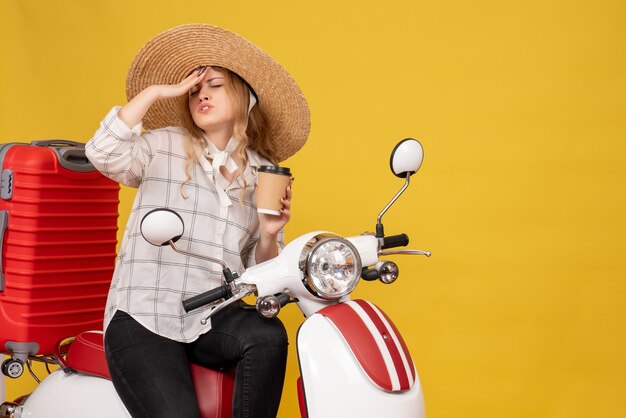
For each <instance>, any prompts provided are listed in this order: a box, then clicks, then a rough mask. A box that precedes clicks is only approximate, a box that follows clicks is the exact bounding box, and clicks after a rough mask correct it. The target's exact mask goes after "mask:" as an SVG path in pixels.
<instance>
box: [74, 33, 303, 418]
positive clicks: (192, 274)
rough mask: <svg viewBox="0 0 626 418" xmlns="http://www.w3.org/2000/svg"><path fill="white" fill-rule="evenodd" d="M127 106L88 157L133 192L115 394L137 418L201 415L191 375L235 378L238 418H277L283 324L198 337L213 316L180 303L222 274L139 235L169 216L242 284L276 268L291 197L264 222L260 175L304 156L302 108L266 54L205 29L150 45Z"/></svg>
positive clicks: (219, 329)
mask: <svg viewBox="0 0 626 418" xmlns="http://www.w3.org/2000/svg"><path fill="white" fill-rule="evenodd" d="M127 95H128V97H129V99H130V100H129V102H128V103H127V104H126V105H125V106H123V107H121V108H120V107H115V108H113V109H112V110H111V111H110V112H109V114H108V115H107V116H106V117H105V118H104V120H103V121H102V122H101V124H100V129H98V131H97V132H96V133H95V135H94V137H93V138H92V139H91V140H90V141H89V142H88V144H87V146H86V151H87V156H88V157H89V159H90V160H91V162H92V163H93V164H94V166H96V168H98V170H100V171H101V172H102V173H103V174H104V175H106V176H108V177H110V178H112V179H114V180H116V181H118V182H120V183H122V184H125V185H127V186H131V187H137V188H138V191H137V195H136V198H135V201H134V203H133V208H132V210H131V213H130V217H129V220H128V224H127V227H126V231H125V234H124V239H123V241H122V244H121V248H120V252H119V254H118V260H117V264H116V269H115V273H114V276H113V280H112V284H111V290H110V293H109V298H108V301H107V309H106V312H105V351H106V356H107V362H108V365H109V370H110V373H111V377H112V379H113V384H114V386H115V388H116V390H117V392H118V393H119V395H120V398H121V399H122V401H123V402H124V404H125V406H126V407H127V409H128V411H129V412H130V413H131V415H132V416H133V417H150V418H155V417H173V416H178V417H199V412H198V407H197V402H196V399H195V395H194V388H193V384H192V380H191V376H190V371H189V363H190V362H193V363H197V364H200V365H202V366H205V367H209V368H216V369H226V368H232V367H236V380H235V394H234V400H233V414H234V416H235V417H275V416H276V413H277V411H278V405H279V402H280V396H281V392H282V386H283V379H284V373H285V365H286V355H287V336H286V333H285V330H284V328H283V326H282V324H281V323H280V321H278V320H277V319H274V320H269V321H268V320H266V319H262V318H261V317H259V316H258V314H257V313H256V312H255V311H246V310H243V309H241V308H239V307H236V306H235V307H230V308H227V309H225V310H224V311H222V312H220V313H218V314H217V315H215V316H214V317H213V319H212V321H210V322H209V323H207V324H206V325H202V324H201V322H200V320H201V318H202V317H204V316H205V315H206V313H207V309H209V308H208V307H207V308H202V309H197V310H196V311H192V312H190V313H185V312H184V310H183V309H182V305H181V301H182V300H184V299H187V298H189V297H191V296H194V295H196V294H199V293H202V292H205V291H207V290H210V289H212V288H214V287H216V286H218V285H220V284H221V282H222V279H223V278H222V276H221V275H222V273H221V267H220V266H219V265H215V264H214V263H210V262H207V261H203V260H200V259H196V258H193V257H188V256H184V255H181V254H178V253H176V252H174V251H172V250H171V249H170V248H168V247H156V246H152V245H151V244H149V243H147V242H146V241H145V240H143V238H142V237H141V234H140V229H139V228H140V222H141V219H142V218H143V216H144V215H145V214H146V213H148V212H149V211H150V210H152V209H154V208H157V207H167V208H170V209H173V210H175V211H176V212H178V213H179V214H180V215H181V216H182V218H183V220H184V222H185V228H186V230H185V232H184V234H183V237H182V238H181V239H180V240H179V241H178V244H179V245H180V246H182V247H183V248H184V249H186V250H187V251H191V252H195V253H200V254H204V255H208V256H210V257H213V258H218V259H221V260H222V261H224V262H225V263H226V264H227V265H228V266H229V268H230V269H231V270H233V271H237V272H239V273H241V272H242V271H243V270H244V269H245V268H246V267H247V266H250V265H253V264H255V263H260V262H263V261H265V260H268V259H270V258H272V257H275V256H276V255H277V254H278V251H279V248H280V246H281V245H282V242H283V228H284V226H285V224H286V223H287V222H288V221H289V218H290V206H291V203H290V202H291V187H290V186H288V187H287V189H286V190H285V198H284V199H283V200H282V203H283V209H282V211H281V215H280V216H273V215H267V214H261V213H257V211H256V196H255V192H256V183H257V170H258V168H259V167H260V166H261V165H264V164H273V163H278V162H279V161H282V160H284V159H285V158H287V157H289V156H290V155H292V154H293V153H295V152H296V151H297V150H298V149H299V148H300V147H301V146H302V145H303V144H304V142H305V141H306V138H307V136H308V132H309V111H308V106H307V103H306V100H305V99H304V97H303V95H302V92H301V91H300V89H299V88H298V86H297V85H296V84H295V82H294V81H293V80H292V79H291V77H290V76H289V74H287V72H286V71H285V70H284V69H283V68H282V67H280V65H278V64H277V63H276V62H275V61H274V60H273V59H272V58H271V57H269V56H268V55H267V54H266V53H264V52H263V51H261V50H260V49H259V48H258V47H256V46H255V45H253V44H251V43H250V42H248V41H246V40H245V39H243V38H241V37H240V36H238V35H236V34H234V33H231V32H228V31H225V30H223V29H220V28H217V27H215V26H210V25H182V26H178V27H176V28H173V29H170V30H168V31H166V32H163V33H162V34H160V35H158V36H157V37H155V38H154V39H152V40H151V41H150V42H148V43H147V44H146V45H145V46H144V47H143V48H142V50H141V51H140V52H139V54H138V55H137V57H136V58H135V61H134V62H133V64H132V66H131V69H130V70H129V74H128V78H127ZM142 126H143V127H145V128H146V129H149V130H146V131H143V132H142Z"/></svg>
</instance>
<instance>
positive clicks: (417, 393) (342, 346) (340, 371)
mask: <svg viewBox="0 0 626 418" xmlns="http://www.w3.org/2000/svg"><path fill="white" fill-rule="evenodd" d="M348 309H349V308H348ZM297 348H298V356H299V360H300V371H301V374H302V384H303V387H304V397H305V401H306V407H307V411H308V417H309V418H334V417H336V418H340V417H341V418H343V417H348V416H353V417H360V418H363V417H371V418H374V417H377V418H378V417H381V416H392V417H394V418H423V417H424V415H425V412H424V399H423V394H422V388H421V384H420V381H419V377H418V376H417V373H415V381H414V382H413V384H412V386H411V387H410V389H408V390H404V391H386V390H383V389H381V388H380V387H379V386H378V385H376V384H375V383H374V382H373V381H372V379H371V378H370V377H369V376H368V375H367V373H366V372H365V371H364V369H363V367H362V365H361V364H360V363H359V361H358V359H357V358H356V357H355V355H354V353H353V352H352V350H351V349H350V346H349V345H348V344H347V343H346V340H345V338H344V337H343V336H342V335H341V333H340V331H339V330H338V329H337V327H335V325H334V324H333V323H332V321H331V320H330V319H329V318H326V317H325V316H324V315H322V314H315V315H312V316H311V317H310V318H308V319H307V320H306V321H305V322H304V323H303V324H302V326H301V327H300V330H299V331H298V338H297ZM300 353H303V354H302V355H301V354H300Z"/></svg>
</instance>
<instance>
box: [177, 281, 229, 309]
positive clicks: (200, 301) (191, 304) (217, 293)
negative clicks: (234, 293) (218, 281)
mask: <svg viewBox="0 0 626 418" xmlns="http://www.w3.org/2000/svg"><path fill="white" fill-rule="evenodd" d="M229 296H230V287H229V286H228V284H225V285H222V286H220V287H216V288H215V289H212V290H209V291H208V292H204V293H200V294H199V295H196V296H193V297H190V298H189V299H185V300H184V301H183V309H184V310H185V312H189V311H193V310H194V309H197V308H199V307H201V306H204V305H208V304H209V303H211V302H215V301H217V300H220V299H224V298H227V297H229Z"/></svg>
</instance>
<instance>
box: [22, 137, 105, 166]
mask: <svg viewBox="0 0 626 418" xmlns="http://www.w3.org/2000/svg"><path fill="white" fill-rule="evenodd" d="M30 144H31V145H33V146H36V147H48V148H50V149H51V150H52V151H54V153H55V154H56V155H57V158H58V160H59V164H60V165H61V167H63V168H66V169H68V170H71V171H78V172H79V173H88V172H92V171H96V168H95V167H94V166H93V164H91V162H90V161H89V160H88V159H87V157H86V156H85V144H83V143H82V142H76V141H68V140H67V139H45V140H37V141H32V142H31V143H30Z"/></svg>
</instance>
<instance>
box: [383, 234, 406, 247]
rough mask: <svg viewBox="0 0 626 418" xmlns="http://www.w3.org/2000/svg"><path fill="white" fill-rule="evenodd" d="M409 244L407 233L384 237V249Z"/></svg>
mask: <svg viewBox="0 0 626 418" xmlns="http://www.w3.org/2000/svg"><path fill="white" fill-rule="evenodd" d="M407 245H409V236H408V235H407V234H400V235H390V236H388V237H385V238H384V243H383V249H385V248H394V247H406V246H407Z"/></svg>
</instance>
